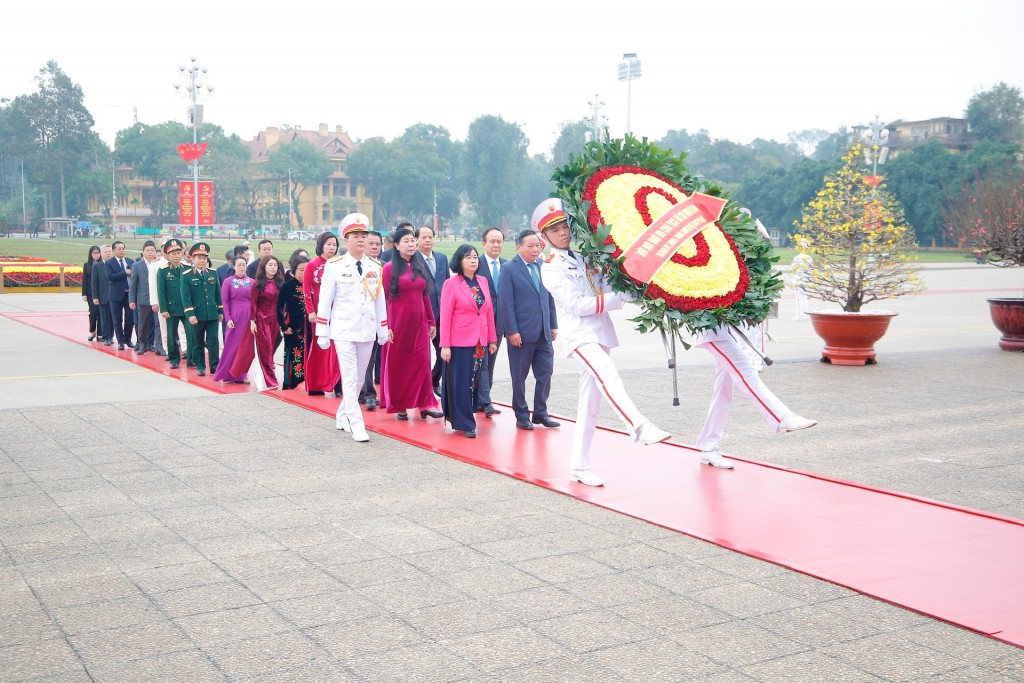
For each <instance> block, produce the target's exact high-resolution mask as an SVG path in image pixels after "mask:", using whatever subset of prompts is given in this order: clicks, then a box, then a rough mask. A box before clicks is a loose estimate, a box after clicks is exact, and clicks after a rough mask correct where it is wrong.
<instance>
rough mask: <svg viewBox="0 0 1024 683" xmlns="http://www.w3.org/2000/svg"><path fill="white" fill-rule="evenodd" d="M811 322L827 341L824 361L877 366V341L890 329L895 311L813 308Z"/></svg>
mask: <svg viewBox="0 0 1024 683" xmlns="http://www.w3.org/2000/svg"><path fill="white" fill-rule="evenodd" d="M808 315H809V316H811V325H813V326H814V331H815V332H816V333H817V335H818V336H819V337H821V338H822V339H823V340H824V341H825V348H824V350H823V351H822V352H821V362H822V363H831V364H832V365H874V364H875V363H877V362H878V361H877V360H875V342H877V341H878V340H879V339H881V338H882V336H883V335H884V334H885V331H886V330H888V329H889V321H890V320H892V319H893V318H894V317H896V313H894V312H893V311H861V312H860V313H847V312H846V311H809V312H808Z"/></svg>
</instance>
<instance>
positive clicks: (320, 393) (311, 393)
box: [308, 391, 324, 396]
mask: <svg viewBox="0 0 1024 683" xmlns="http://www.w3.org/2000/svg"><path fill="white" fill-rule="evenodd" d="M308 393H309V395H310V396H323V395H324V392H322V391H310V392H308Z"/></svg>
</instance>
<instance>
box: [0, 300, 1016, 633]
mask: <svg viewBox="0 0 1024 683" xmlns="http://www.w3.org/2000/svg"><path fill="white" fill-rule="evenodd" d="M6 316H7V317H8V318H10V319H12V320H18V321H20V322H22V323H25V324H27V325H30V326H32V327H36V328H38V329H40V330H44V331H46V332H49V333H51V334H55V335H58V336H60V337H63V338H65V339H68V340H70V341H74V342H77V343H80V344H83V345H89V346H92V344H88V343H87V342H85V341H84V335H82V334H81V331H82V330H83V329H86V325H85V321H84V316H83V314H81V313H64V314H39V313H33V314H6ZM95 348H97V349H98V350H103V351H106V352H108V353H113V354H114V355H118V356H120V357H123V358H124V359H125V360H128V361H130V362H135V363H137V364H138V365H141V366H143V367H147V368H150V369H153V370H154V371H156V372H161V373H162V374H166V375H172V376H175V377H178V378H180V379H182V380H183V381H188V382H191V383H193V384H196V385H199V386H203V387H206V388H208V389H210V390H211V391H217V392H220V393H237V392H241V391H249V390H250V388H249V387H248V386H245V385H221V384H218V383H216V382H213V381H212V380H211V379H210V377H209V376H207V377H196V376H195V373H194V371H188V372H187V373H186V371H185V368H184V367H181V368H179V369H178V370H174V371H172V370H169V369H168V368H167V363H166V361H165V360H164V359H163V358H161V357H158V356H154V355H152V354H146V355H145V356H142V357H141V358H136V357H135V354H134V353H132V352H130V351H121V352H117V351H111V349H116V348H117V347H116V346H115V347H109V346H107V347H104V346H98V347H95ZM268 395H270V396H273V397H275V398H278V399H280V400H283V401H287V402H290V403H294V404H295V405H299V406H302V407H305V408H308V409H310V410H315V411H317V412H321V413H323V414H325V415H330V416H332V417H333V416H334V411H335V410H336V408H337V402H338V399H335V398H333V397H309V396H307V395H306V393H305V392H304V391H275V392H269V393H268ZM557 419H559V420H561V421H562V422H563V425H562V428H561V429H555V430H547V429H543V428H538V429H536V430H534V431H532V432H524V431H521V430H517V429H516V428H515V421H514V419H513V417H512V416H511V410H506V411H505V412H504V413H503V414H502V415H500V416H496V417H495V418H493V419H490V420H486V419H482V418H481V419H480V420H479V428H478V434H479V437H478V438H477V439H475V440H473V439H466V438H465V437H463V436H462V435H461V434H459V433H452V432H451V431H450V430H447V429H445V428H444V427H443V426H442V424H441V421H440V420H426V421H423V420H420V419H419V416H418V415H417V414H415V413H413V414H412V419H411V420H410V421H408V422H399V421H397V420H396V419H395V417H394V415H387V414H385V413H384V412H382V411H379V410H378V411H375V412H369V413H366V422H367V427H368V428H369V429H370V430H371V431H374V432H377V433H379V434H384V435H387V436H390V437H394V438H396V439H400V440H402V441H405V442H407V443H410V444H413V445H415V446H419V447H421V448H426V449H429V450H432V451H435V452H437V453H441V454H443V455H446V456H449V457H452V458H457V459H459V460H463V461H465V462H469V463H473V464H475V465H479V466H481V467H486V468H488V469H491V470H494V471H496V472H501V473H503V474H507V475H509V476H513V477H516V478H518V479H522V480H524V481H528V482H531V483H534V484H537V485H539V486H544V487H546V488H549V489H552V490H555V491H560V492H562V493H566V494H568V495H571V496H574V497H576V498H579V499H581V500H586V501H589V502H592V503H594V504H596V505H600V506H602V507H605V508H608V509H611V510H616V511H619V512H622V513H624V514H627V515H630V516H632V517H636V518H639V519H643V520H646V521H649V522H652V523H654V524H658V525H661V526H664V527H666V528H669V529H673V530H677V531H680V532H682V533H685V534H688V535H690V536H694V537H696V538H701V539H704V540H707V541H711V542H712V543H716V544H718V545H720V546H722V547H725V548H729V549H731V550H736V551H739V552H741V553H744V554H746V555H750V556H752V557H757V558H760V559H764V560H768V561H770V562H774V563H776V564H779V565H782V566H784V567H788V568H791V569H794V570H797V571H800V572H803V573H805V574H809V575H811V576H815V577H818V578H821V579H824V580H826V581H830V582H833V583H836V584H839V585H842V586H846V587H848V588H851V589H853V590H856V591H858V592H860V593H863V594H865V595H870V596H873V597H876V598H879V599H881V600H885V601H887V602H891V603H893V604H896V605H899V606H902V607H906V608H908V609H911V610H914V611H917V612H920V613H922V614H926V615H929V616H932V617H935V618H937V619H941V620H943V621H948V622H950V623H953V624H957V625H959V626H963V627H964V628H968V629H971V630H973V631H977V632H979V633H983V634H986V635H989V636H991V637H993V638H995V639H998V640H1001V641H1004V642H1007V643H1011V644H1013V645H1016V646H1018V647H1024V521H1022V520H1017V519H1012V518H1008V517H1002V516H999V515H995V514H991V513H986V512H980V511H977V510H971V509H968V508H961V507H957V506H954V505H949V504H945V503H940V502H936V501H930V500H926V499H921V498H917V497H914V496H909V495H905V494H901V493H896V492H892V491H885V490H880V489H874V488H871V487H868V486H863V485H860V484H855V483H851V482H845V481H840V480H835V479H829V478H826V477H822V476H818V475H814V474H811V473H806V472H798V471H794V470H788V469H784V468H779V467H775V466H772V465H768V464H765V463H758V462H755V461H749V460H745V459H743V458H736V457H734V456H731V457H734V459H735V460H737V461H738V462H741V463H743V466H741V467H739V468H738V469H737V470H735V471H722V470H716V469H713V468H709V467H700V466H698V464H697V458H696V455H695V452H694V450H693V449H692V448H688V447H684V446H678V445H675V444H660V445H657V446H651V447H646V448H645V447H643V446H639V445H636V444H634V443H632V442H631V441H630V440H629V439H628V438H627V437H626V436H625V435H624V434H622V433H620V432H616V431H613V430H599V432H598V435H597V437H596V438H595V440H594V449H593V456H592V460H593V465H594V470H595V471H596V472H598V473H599V474H600V475H601V476H602V477H604V478H605V479H606V480H607V481H608V485H607V486H606V487H605V488H599V489H594V488H589V487H586V486H582V485H580V484H576V483H570V482H569V481H568V478H567V476H566V470H567V459H568V451H569V445H570V441H571V437H572V428H573V424H572V422H571V421H570V420H566V419H565V418H564V417H558V418H557ZM325 428H327V427H326V426H325ZM345 436H347V435H342V434H341V433H339V434H338V437H339V438H345Z"/></svg>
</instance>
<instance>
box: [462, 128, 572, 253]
mask: <svg viewBox="0 0 1024 683" xmlns="http://www.w3.org/2000/svg"><path fill="white" fill-rule="evenodd" d="M582 149H583V148H581V149H580V151H582ZM566 161H568V158H567V159H566ZM553 171H554V169H553V168H552V167H551V162H549V161H548V160H547V158H545V156H544V155H543V154H534V155H533V156H531V157H530V158H529V159H527V160H526V164H525V165H524V166H523V196H522V199H520V200H519V212H520V213H521V214H522V215H523V216H525V217H526V218H527V219H528V218H529V216H530V214H532V213H533V209H534V208H535V207H536V206H537V205H538V204H540V203H541V201H542V200H543V199H544V198H545V197H550V196H551V191H552V190H553V189H554V185H553V184H552V182H551V174H552V172H553ZM513 227H516V226H515V225H514V226H513ZM522 227H524V228H525V227H528V224H524V225H522ZM481 237H482V235H481Z"/></svg>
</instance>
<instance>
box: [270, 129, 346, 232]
mask: <svg viewBox="0 0 1024 683" xmlns="http://www.w3.org/2000/svg"><path fill="white" fill-rule="evenodd" d="M266 172H267V173H269V174H273V175H276V176H277V177H278V178H288V177H289V175H290V176H291V179H292V184H291V187H290V188H289V192H290V194H291V197H290V199H291V206H292V207H296V206H298V205H299V199H300V198H301V197H302V193H303V192H305V191H306V190H308V189H309V188H311V187H317V186H318V185H320V184H321V183H323V182H324V181H325V180H327V179H328V178H330V177H331V173H333V172H334V165H333V164H332V163H331V160H330V159H329V158H328V157H327V155H326V154H325V153H324V152H323V150H319V149H317V148H316V146H315V145H314V144H313V143H311V142H309V141H308V140H303V139H302V138H299V139H297V140H294V141H293V142H289V143H287V144H282V145H280V146H278V147H277V148H276V149H275V150H274V151H273V152H271V153H270V158H269V159H268V160H267V165H266ZM295 213H296V216H297V217H298V220H299V227H300V228H301V227H302V225H303V221H302V213H301V212H299V211H296V212H295Z"/></svg>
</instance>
